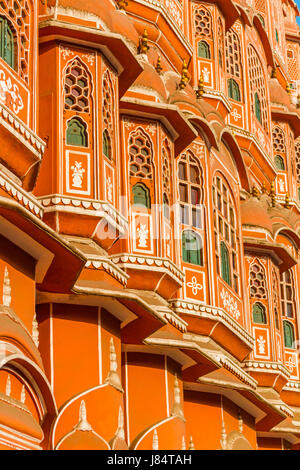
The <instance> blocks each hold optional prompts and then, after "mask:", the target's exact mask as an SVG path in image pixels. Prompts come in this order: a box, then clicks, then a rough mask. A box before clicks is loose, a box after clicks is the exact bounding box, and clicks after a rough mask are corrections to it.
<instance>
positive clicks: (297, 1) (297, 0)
mask: <svg viewBox="0 0 300 470" xmlns="http://www.w3.org/2000/svg"><path fill="white" fill-rule="evenodd" d="M296 3H297V5H298V7H299V8H300V0H296ZM298 24H299V25H300V18H298Z"/></svg>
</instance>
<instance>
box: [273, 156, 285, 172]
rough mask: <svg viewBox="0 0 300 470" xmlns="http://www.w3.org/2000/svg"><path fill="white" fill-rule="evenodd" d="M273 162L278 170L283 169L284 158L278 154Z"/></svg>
mask: <svg viewBox="0 0 300 470" xmlns="http://www.w3.org/2000/svg"><path fill="white" fill-rule="evenodd" d="M274 162H275V166H276V168H277V169H278V170H285V164H284V159H283V158H282V157H281V156H280V155H276V157H275V159H274Z"/></svg>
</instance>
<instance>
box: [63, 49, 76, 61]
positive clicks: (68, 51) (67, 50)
mask: <svg viewBox="0 0 300 470" xmlns="http://www.w3.org/2000/svg"><path fill="white" fill-rule="evenodd" d="M60 50H61V53H62V56H63V58H64V60H66V57H69V55H70V54H72V55H74V53H73V52H72V51H71V50H70V49H69V48H68V47H61V48H60Z"/></svg>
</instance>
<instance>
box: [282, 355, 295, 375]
mask: <svg viewBox="0 0 300 470" xmlns="http://www.w3.org/2000/svg"><path fill="white" fill-rule="evenodd" d="M285 366H286V367H287V368H288V370H289V371H290V373H292V372H293V370H294V368H295V367H296V366H297V361H296V358H295V356H293V357H292V356H290V357H289V360H288V361H287V362H286V363H285Z"/></svg>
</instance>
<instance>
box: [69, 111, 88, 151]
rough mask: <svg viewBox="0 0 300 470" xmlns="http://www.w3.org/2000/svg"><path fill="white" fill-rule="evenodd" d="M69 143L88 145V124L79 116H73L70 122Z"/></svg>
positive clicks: (80, 145)
mask: <svg viewBox="0 0 300 470" xmlns="http://www.w3.org/2000/svg"><path fill="white" fill-rule="evenodd" d="M67 145H75V146H79V147H87V132H86V126H85V124H84V123H83V122H81V121H80V120H79V119H77V118H73V119H71V120H70V121H69V122H68V125H67Z"/></svg>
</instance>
